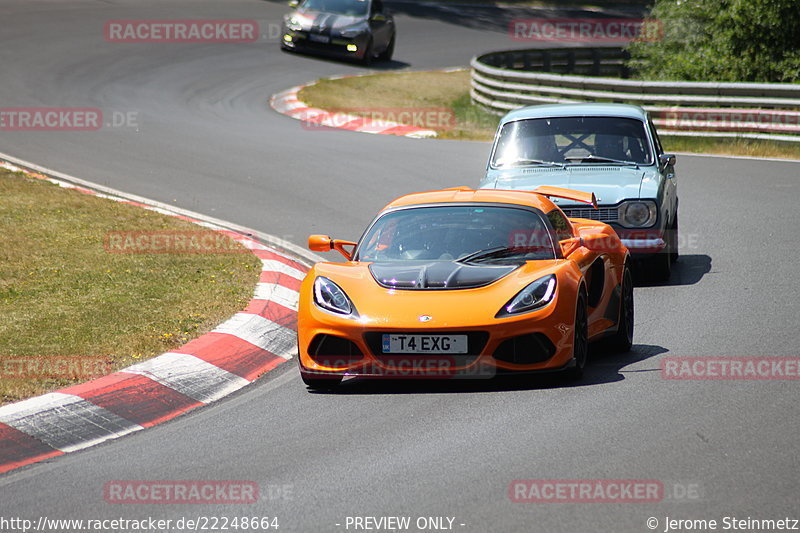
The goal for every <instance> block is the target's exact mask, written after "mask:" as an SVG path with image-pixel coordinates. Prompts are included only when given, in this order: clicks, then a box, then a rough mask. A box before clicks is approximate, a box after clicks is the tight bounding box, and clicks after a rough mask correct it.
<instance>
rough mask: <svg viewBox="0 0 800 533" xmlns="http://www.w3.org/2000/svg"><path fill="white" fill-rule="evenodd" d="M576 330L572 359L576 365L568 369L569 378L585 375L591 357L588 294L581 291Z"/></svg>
mask: <svg viewBox="0 0 800 533" xmlns="http://www.w3.org/2000/svg"><path fill="white" fill-rule="evenodd" d="M574 329H575V332H574V334H573V340H572V359H573V361H574V366H573V367H571V368H570V369H569V370H567V377H568V378H569V379H573V380H576V379H580V378H581V377H583V369H584V368H585V367H586V361H587V360H588V359H589V315H588V312H587V310H586V295H585V294H584V293H583V292H581V294H580V296H578V303H577V306H576V308H575V328H574Z"/></svg>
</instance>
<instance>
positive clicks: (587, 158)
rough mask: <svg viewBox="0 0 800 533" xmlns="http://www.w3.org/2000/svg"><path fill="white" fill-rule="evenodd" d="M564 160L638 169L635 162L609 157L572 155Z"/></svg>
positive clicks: (637, 164)
mask: <svg viewBox="0 0 800 533" xmlns="http://www.w3.org/2000/svg"><path fill="white" fill-rule="evenodd" d="M564 159H566V160H567V161H573V160H575V161H595V162H597V163H619V164H622V165H633V166H635V167H636V168H637V169H638V168H639V163H637V162H635V161H624V160H622V159H613V158H611V157H599V156H596V155H573V156H567V157H565V158H564Z"/></svg>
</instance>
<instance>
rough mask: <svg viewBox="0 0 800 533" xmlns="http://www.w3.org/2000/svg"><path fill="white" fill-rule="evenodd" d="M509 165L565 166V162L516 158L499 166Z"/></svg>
mask: <svg viewBox="0 0 800 533" xmlns="http://www.w3.org/2000/svg"><path fill="white" fill-rule="evenodd" d="M508 165H548V166H551V167H561V168H564V163H559V162H557V161H545V160H543V159H515V160H514V161H510V162H508V163H498V164H497V166H498V167H505V166H508Z"/></svg>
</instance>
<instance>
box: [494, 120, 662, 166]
mask: <svg viewBox="0 0 800 533" xmlns="http://www.w3.org/2000/svg"><path fill="white" fill-rule="evenodd" d="M651 152H652V150H650V143H649V142H648V139H647V135H646V133H645V125H644V123H643V122H642V121H640V120H636V119H631V118H621V117H554V118H536V119H526V120H517V121H514V122H509V123H507V124H505V125H504V126H503V127H502V129H501V130H500V134H499V135H498V140H497V144H496V145H495V149H494V154H493V156H492V166H493V167H496V168H504V167H516V166H524V165H534V164H553V163H556V164H559V165H562V164H584V163H591V164H597V163H605V164H608V163H612V164H614V163H635V164H645V165H649V164H651V161H652V159H651V157H652V156H651Z"/></svg>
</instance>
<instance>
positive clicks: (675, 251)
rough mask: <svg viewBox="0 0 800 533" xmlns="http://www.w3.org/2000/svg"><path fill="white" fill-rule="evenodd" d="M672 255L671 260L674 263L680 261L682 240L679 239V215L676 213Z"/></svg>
mask: <svg viewBox="0 0 800 533" xmlns="http://www.w3.org/2000/svg"><path fill="white" fill-rule="evenodd" d="M671 233H672V253H671V254H670V257H669V258H670V260H671V261H672V262H673V263H674V262H675V261H677V260H678V243H679V242H680V239H678V213H675V222H673V223H672V232H671Z"/></svg>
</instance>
